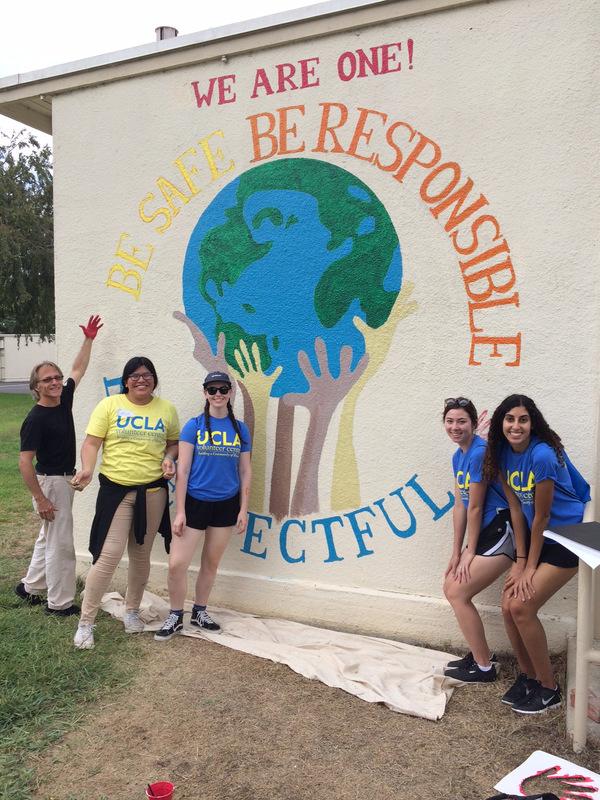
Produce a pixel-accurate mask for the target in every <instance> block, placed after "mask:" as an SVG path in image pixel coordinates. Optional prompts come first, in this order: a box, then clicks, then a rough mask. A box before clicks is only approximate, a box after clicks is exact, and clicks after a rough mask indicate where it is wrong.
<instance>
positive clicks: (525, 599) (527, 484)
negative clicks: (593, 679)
mask: <svg viewBox="0 0 600 800" xmlns="http://www.w3.org/2000/svg"><path fill="white" fill-rule="evenodd" d="M484 475H485V476H486V477H487V478H488V480H489V479H492V478H494V477H497V476H500V479H501V481H502V485H503V487H504V490H505V492H506V497H507V500H508V502H509V506H510V511H511V516H512V520H513V524H514V527H515V531H521V532H522V533H526V531H527V527H528V528H529V531H530V541H529V549H528V552H527V553H525V552H522V551H521V550H520V548H517V550H518V552H517V559H518V562H517V563H518V565H519V567H518V571H517V573H516V574H515V573H511V575H509V577H508V578H507V580H506V584H505V588H504V599H503V603H502V612H503V615H504V624H505V626H506V632H507V634H508V637H509V639H510V641H511V644H512V646H513V649H514V651H515V655H516V657H517V661H518V663H519V669H520V674H519V676H518V677H517V680H516V681H515V683H514V685H513V686H511V688H510V689H509V690H508V692H506V694H505V695H504V697H503V698H502V702H503V703H506V704H507V705H510V706H512V709H513V711H517V712H518V713H520V714H541V713H543V712H545V711H548V710H549V709H550V708H554V707H556V706H559V705H560V704H561V702H562V696H561V692H560V688H559V686H558V684H557V683H556V680H555V678H554V673H553V671H552V665H551V663H550V656H549V654H548V645H547V641H546V634H545V632H544V628H543V627H542V624H541V622H540V620H539V619H538V616H537V614H538V611H539V609H540V608H541V607H542V606H543V605H544V603H546V601H547V600H549V599H550V597H552V595H553V594H555V593H556V592H557V591H558V590H559V589H560V588H561V587H562V586H564V585H565V583H567V581H569V580H570V579H571V578H572V577H573V575H575V573H576V572H577V566H578V559H577V557H576V556H574V555H573V554H572V553H570V552H569V551H568V550H567V549H566V548H564V547H562V546H561V545H559V544H557V543H555V542H551V541H550V540H548V539H544V537H543V533H544V530H545V529H546V528H548V527H550V528H552V527H554V526H555V525H570V524H576V523H578V522H581V520H582V518H583V511H584V507H585V503H586V502H587V501H588V500H589V499H590V496H589V485H588V484H587V483H586V481H585V480H584V479H583V478H582V477H581V475H580V474H579V473H578V472H577V470H576V469H575V467H573V465H572V464H571V462H570V461H569V459H568V457H567V454H566V453H565V450H564V447H563V445H562V442H561V440H560V437H559V436H558V434H557V433H555V432H554V431H553V430H552V429H551V428H550V427H549V425H548V423H547V422H546V420H545V419H544V417H543V416H542V413H541V412H540V410H539V409H538V408H537V406H536V405H535V403H534V402H533V400H531V399H530V398H529V397H525V395H516V394H513V395H510V397H507V398H506V400H504V401H503V402H502V403H500V405H499V406H498V408H497V409H496V410H495V411H494V414H493V416H492V420H491V423H490V430H489V436H488V450H487V454H486V460H485V464H484Z"/></svg>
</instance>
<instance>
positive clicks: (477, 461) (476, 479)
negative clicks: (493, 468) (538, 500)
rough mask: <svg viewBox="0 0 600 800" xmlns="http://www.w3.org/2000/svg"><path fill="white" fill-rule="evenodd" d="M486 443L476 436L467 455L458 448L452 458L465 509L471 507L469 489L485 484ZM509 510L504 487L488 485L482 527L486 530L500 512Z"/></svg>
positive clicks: (494, 482)
mask: <svg viewBox="0 0 600 800" xmlns="http://www.w3.org/2000/svg"><path fill="white" fill-rule="evenodd" d="M486 447H487V445H486V443H485V442H484V441H483V439H482V438H481V436H474V437H473V441H472V442H471V446H470V447H469V449H468V450H467V452H466V453H463V451H462V450H461V449H460V447H459V448H458V450H457V451H456V453H454V455H453V456H452V468H453V470H454V478H455V480H456V485H457V486H458V489H459V491H460V496H461V498H462V501H463V504H464V507H465V508H468V507H469V489H470V487H471V484H472V483H483V474H482V469H483V457H484V456H485V450H486ZM503 508H508V503H507V501H506V497H505V496H504V492H503V491H502V486H501V485H500V484H499V483H498V482H497V481H493V482H492V483H489V484H488V488H487V492H486V495H485V503H484V505H483V515H482V520H481V527H482V528H485V527H486V526H487V525H489V524H490V522H492V520H493V519H494V517H495V516H496V514H497V513H498V511H499V510H501V509H503Z"/></svg>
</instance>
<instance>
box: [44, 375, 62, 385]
mask: <svg viewBox="0 0 600 800" xmlns="http://www.w3.org/2000/svg"><path fill="white" fill-rule="evenodd" d="M62 379H63V376H62V375H48V377H47V378H38V383H44V384H46V386H48V384H49V383H53V382H54V381H58V382H59V383H62Z"/></svg>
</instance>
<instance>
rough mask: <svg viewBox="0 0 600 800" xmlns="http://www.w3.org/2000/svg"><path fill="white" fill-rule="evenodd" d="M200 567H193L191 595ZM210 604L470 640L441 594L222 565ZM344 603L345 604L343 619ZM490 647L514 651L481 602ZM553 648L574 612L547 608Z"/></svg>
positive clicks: (426, 639) (161, 577)
mask: <svg viewBox="0 0 600 800" xmlns="http://www.w3.org/2000/svg"><path fill="white" fill-rule="evenodd" d="M78 558H79V567H80V573H81V574H82V575H83V574H85V572H86V571H87V569H88V567H89V563H90V561H89V555H84V554H79V556H78ZM197 573H198V570H197V568H195V567H194V566H192V567H190V570H189V577H188V598H190V597H191V592H192V587H193V584H194V581H195V579H196V575H197ZM126 576H127V561H126V560H123V561H122V562H121V564H120V565H119V568H118V570H117V573H116V575H115V578H114V580H113V583H112V585H111V586H112V587H113V588H114V589H116V590H118V591H121V590H124V588H125V585H126ZM166 587H167V565H166V564H164V563H161V562H160V561H155V560H153V561H152V569H151V573H150V579H149V582H148V588H149V589H150V590H151V591H153V592H156V593H157V594H160V595H162V596H166V594H167V589H166ZM211 605H213V606H224V607H226V608H233V609H236V610H237V611H244V612H247V613H251V614H257V615H262V616H267V617H282V618H284V619H290V620H295V621H296V622H304V623H306V624H309V625H315V626H318V627H324V628H334V629H336V630H345V631H349V632H352V633H362V634H366V635H371V636H383V637H386V638H390V639H396V640H401V641H404V642H409V643H418V644H421V645H424V646H426V647H432V648H436V649H442V650H453V649H456V648H459V649H465V641H464V639H463V637H462V634H461V632H460V629H459V627H458V625H457V623H456V620H455V618H454V615H453V613H452V610H451V608H450V606H449V605H448V603H447V602H446V601H445V600H444V599H441V598H439V599H438V598H432V597H422V596H419V595H409V594H401V593H394V592H382V591H375V590H370V589H367V588H360V587H351V586H331V585H319V584H316V583H314V582H312V583H311V582H309V581H290V580H286V581H283V580H278V579H276V578H265V577H263V576H259V575H252V574H248V573H242V572H233V571H229V570H223V571H220V572H219V574H218V576H217V580H216V583H215V586H214V589H213V592H212V594H211ZM340 607H343V608H344V609H345V621H344V624H340V622H339V619H340ZM478 608H479V611H480V613H481V615H482V618H483V621H484V624H485V628H486V632H487V636H488V641H489V644H490V647H492V649H494V650H496V651H497V652H500V653H507V652H510V644H509V642H508V639H507V637H506V634H505V632H504V626H503V622H502V614H501V611H500V608H499V607H498V606H492V605H478ZM540 619H541V620H542V623H543V624H544V628H545V629H546V634H547V636H548V644H549V647H550V650H551V651H552V652H555V653H556V652H562V651H564V650H565V649H566V646H567V636H569V635H572V634H573V633H574V632H575V618H574V617H571V616H557V615H553V614H545V615H544V614H542V615H540Z"/></svg>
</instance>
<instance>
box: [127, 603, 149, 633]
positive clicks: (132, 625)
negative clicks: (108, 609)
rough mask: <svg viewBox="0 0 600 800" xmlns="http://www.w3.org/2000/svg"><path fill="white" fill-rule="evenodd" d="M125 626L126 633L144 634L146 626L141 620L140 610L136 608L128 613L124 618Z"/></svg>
mask: <svg viewBox="0 0 600 800" xmlns="http://www.w3.org/2000/svg"><path fill="white" fill-rule="evenodd" d="M123 625H124V626H125V633H143V632H144V629H145V627H146V626H145V625H144V623H143V622H142V620H141V619H140V610H139V608H134V609H132V610H131V611H126V612H125V616H124V618H123Z"/></svg>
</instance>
